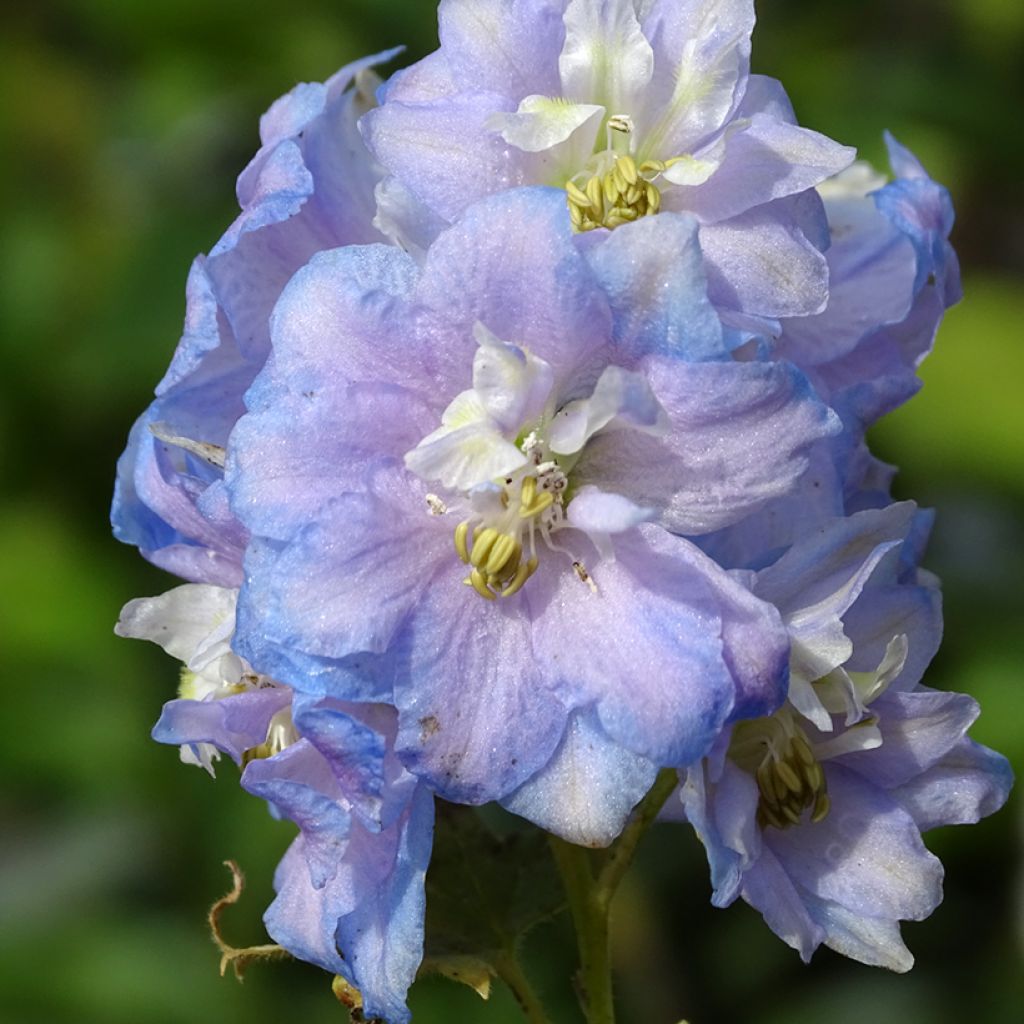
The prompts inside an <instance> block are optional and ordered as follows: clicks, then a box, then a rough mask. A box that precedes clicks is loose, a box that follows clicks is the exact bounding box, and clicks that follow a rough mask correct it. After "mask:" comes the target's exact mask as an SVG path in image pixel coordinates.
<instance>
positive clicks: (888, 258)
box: [776, 135, 961, 438]
mask: <svg viewBox="0 0 1024 1024" xmlns="http://www.w3.org/2000/svg"><path fill="white" fill-rule="evenodd" d="M886 141H887V144H888V147H889V159H890V163H891V164H892V170H893V173H894V174H895V175H896V177H895V180H893V181H890V182H886V179H885V178H884V177H882V176H880V175H876V174H874V173H873V172H872V171H871V170H870V168H868V167H867V166H866V165H857V166H856V167H855V168H852V169H851V170H850V171H848V172H846V173H844V174H842V175H840V176H839V177H838V178H837V179H835V180H833V181H829V182H826V183H825V185H824V186H822V189H821V191H822V194H823V196H824V197H825V208H826V211H827V213H828V218H829V228H830V232H831V235H832V245H831V247H830V248H829V250H828V263H829V301H828V306H827V307H826V309H825V310H824V311H823V312H822V313H820V314H819V315H817V316H811V317H803V318H800V319H794V320H787V321H785V322H784V323H783V329H782V336H781V337H780V338H779V341H778V344H777V347H776V352H777V354H778V356H779V357H780V358H783V359H789V360H791V361H792V362H794V363H796V364H797V365H798V366H800V367H801V369H804V370H805V371H806V372H807V373H808V374H809V375H810V377H811V379H812V380H813V381H814V384H815V387H816V388H817V390H818V391H819V393H820V394H821V395H822V397H823V398H825V399H826V400H827V401H829V403H830V404H831V405H832V406H833V407H834V408H835V409H836V410H837V411H838V412H839V413H840V415H841V416H842V417H843V420H844V422H846V423H847V424H848V427H849V430H848V434H850V435H851V436H853V437H855V438H859V437H860V436H862V432H863V429H864V427H866V426H869V425H870V424H871V423H873V422H874V421H875V420H877V419H878V418H879V417H881V416H882V415H884V414H885V413H887V412H890V411H891V410H892V409H894V408H895V407H896V406H897V405H899V404H900V403H902V402H904V401H906V400H907V399H908V398H910V397H911V396H912V395H914V394H915V393H916V392H917V390H918V388H919V387H920V381H919V380H918V379H917V376H916V370H917V368H918V366H919V365H920V364H921V362H922V361H923V360H924V358H925V357H926V356H927V355H928V354H929V352H930V351H931V348H932V344H933V342H934V340H935V334H936V331H937V330H938V327H939V324H940V322H941V320H942V317H943V315H944V314H945V311H946V310H947V309H948V308H949V307H950V306H952V305H954V304H955V303H956V302H958V301H959V300H960V296H961V291H960V270H959V265H958V263H957V259H956V254H955V252H954V251H953V248H952V246H951V245H950V243H949V233H950V231H951V230H952V227H953V205H952V201H951V199H950V196H949V193H948V192H947V191H946V189H945V188H943V187H942V186H941V185H939V184H937V183H936V182H934V181H932V179H931V178H929V177H928V175H927V173H926V172H925V170H924V168H923V167H922V166H921V164H920V163H919V162H918V161H917V159H916V158H915V157H914V156H913V154H911V153H910V152H909V151H908V150H907V149H905V148H904V147H903V146H901V145H900V144H899V143H898V142H897V141H896V140H895V139H894V138H892V136H891V135H887V136H886Z"/></svg>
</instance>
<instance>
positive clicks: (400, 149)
mask: <svg viewBox="0 0 1024 1024" xmlns="http://www.w3.org/2000/svg"><path fill="white" fill-rule="evenodd" d="M515 107H516V102H515V101H509V100H507V99H504V98H503V97H501V96H500V95H497V94H495V93H490V92H479V93H478V92H474V93H470V94H466V93H458V94H456V95H454V96H451V97H446V98H444V99H441V100H434V101H431V102H427V103H402V102H398V101H391V102H389V103H386V104H385V105H384V106H382V107H378V108H377V109H376V110H371V111H370V112H369V113H368V114H366V115H364V117H363V118H362V120H361V121H360V122H359V127H360V130H361V131H362V133H363V138H364V139H365V140H366V145H367V147H368V148H369V150H370V151H371V152H372V153H373V155H374V156H375V157H376V158H377V159H378V160H379V161H380V162H381V163H382V164H383V165H384V166H385V167H386V168H387V169H388V171H390V172H391V173H392V174H393V175H395V176H396V177H397V178H400V179H401V180H402V182H403V184H404V185H405V187H406V188H407V189H408V190H409V191H410V192H411V193H412V194H413V195H415V196H416V197H417V198H418V199H419V200H420V201H421V202H423V203H426V205H427V206H428V207H430V209H431V210H432V211H433V212H434V213H435V214H436V215H437V216H439V217H441V218H443V219H444V220H446V221H448V222H451V221H454V220H456V219H457V218H458V216H459V215H460V214H461V213H462V212H463V210H465V209H466V207H468V206H469V205H470V204H472V203H474V202H475V201H476V200H478V199H481V198H483V197H484V196H487V195H490V194H492V193H494V192H501V191H503V190H505V189H509V188H514V187H516V186H518V185H523V184H526V183H527V182H526V179H525V177H524V168H525V161H524V160H523V155H522V154H521V153H520V151H519V150H517V149H516V148H515V147H514V146H510V145H509V144H508V143H507V142H505V140H504V139H503V138H502V137H501V136H500V135H499V134H497V133H496V132H494V131H492V130H491V129H490V128H488V127H487V125H488V121H489V119H490V117H491V116H492V115H494V114H496V113H501V112H503V111H506V112H510V111H512V110H514V109H515Z"/></svg>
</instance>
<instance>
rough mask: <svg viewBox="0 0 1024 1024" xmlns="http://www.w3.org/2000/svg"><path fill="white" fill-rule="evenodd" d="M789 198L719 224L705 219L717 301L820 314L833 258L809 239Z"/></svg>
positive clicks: (703, 241)
mask: <svg viewBox="0 0 1024 1024" xmlns="http://www.w3.org/2000/svg"><path fill="white" fill-rule="evenodd" d="M796 213H797V211H796V210H794V208H793V207H792V206H791V205H790V200H788V199H776V200H774V201H773V202H771V203H766V204H765V205H764V206H759V207H757V208H756V209H754V210H749V211H747V212H746V213H743V214H740V215H739V216H738V217H732V218H731V219H729V220H727V221H722V222H720V223H717V224H704V225H702V226H701V230H700V247H701V251H702V252H703V253H704V260H705V266H706V270H707V275H708V289H709V294H710V296H711V300H712V302H714V303H715V305H716V306H719V305H720V306H723V307H725V308H727V309H732V310H738V311H739V312H743V313H752V314H757V315H760V316H768V317H788V316H806V315H808V314H810V313H820V312H821V311H822V310H823V309H824V308H825V303H826V300H827V298H828V262H827V260H826V259H825V256H824V255H823V254H822V253H821V252H820V251H819V249H818V247H817V246H815V245H814V244H812V242H811V241H809V240H808V238H807V235H806V234H805V232H804V231H803V230H802V229H801V226H800V224H799V223H798V217H797V216H796Z"/></svg>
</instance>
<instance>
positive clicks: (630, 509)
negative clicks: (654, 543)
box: [566, 485, 656, 534]
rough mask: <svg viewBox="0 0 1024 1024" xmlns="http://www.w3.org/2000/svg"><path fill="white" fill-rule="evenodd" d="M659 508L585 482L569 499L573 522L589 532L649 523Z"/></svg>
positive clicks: (604, 531)
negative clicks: (638, 503) (648, 506)
mask: <svg viewBox="0 0 1024 1024" xmlns="http://www.w3.org/2000/svg"><path fill="white" fill-rule="evenodd" d="M655 514H656V513H655V510H654V509H651V508H643V507H641V506H640V505H636V504H634V503H633V502H632V501H630V500H629V498H624V497H623V496H622V495H621V494H609V493H608V492H607V491H602V490H599V489H598V488H597V487H591V486H589V485H588V486H584V487H581V488H580V489H579V491H578V492H577V493H576V496H575V497H574V498H573V499H572V501H571V502H570V503H569V508H568V509H567V510H566V515H567V517H568V520H569V525H570V526H574V527H575V528H576V529H577V530H583V531H584V532H585V533H603V534H609V533H622V532H623V531H624V530H631V529H632V528H633V527H634V526H639V525H640V523H645V522H647V521H648V520H650V519H653V518H654V516H655Z"/></svg>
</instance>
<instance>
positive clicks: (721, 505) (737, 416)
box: [577, 359, 839, 534]
mask: <svg viewBox="0 0 1024 1024" xmlns="http://www.w3.org/2000/svg"><path fill="white" fill-rule="evenodd" d="M648 379H649V381H650V384H651V387H652V389H653V390H654V393H655V395H656V397H657V398H658V400H659V401H660V402H661V404H662V405H663V406H664V408H665V410H666V412H667V413H668V416H669V422H670V426H669V431H668V433H667V434H666V435H665V436H663V437H652V436H649V435H645V434H640V433H639V432H637V431H621V432H613V433H608V434H600V435H598V436H596V437H595V438H593V440H592V441H591V442H590V443H589V444H588V445H587V447H586V448H585V449H584V451H583V455H582V457H581V459H580V461H579V463H578V465H577V472H578V474H579V479H580V480H584V481H586V482H587V483H590V484H594V485H595V486H597V487H600V488H601V489H602V490H609V491H618V492H621V493H624V494H628V495H629V496H630V499H631V500H632V501H635V502H637V503H638V504H641V505H645V506H648V505H649V506H651V507H654V508H658V509H660V510H661V522H662V523H663V524H664V525H665V526H666V527H667V528H668V529H670V530H672V531H673V532H677V533H684V534H699V533H710V532H711V531H713V530H718V529H721V528H722V527H724V526H727V525H729V524H731V523H733V522H736V521H738V520H740V519H742V518H743V517H744V516H745V515H748V514H750V513H751V512H754V511H755V510H757V509H758V508H760V507H761V506H763V505H764V504H765V503H767V502H768V501H770V500H771V499H773V498H777V497H779V496H780V495H782V494H785V493H786V492H787V491H788V490H789V489H791V488H792V487H793V486H794V484H795V483H796V481H797V480H798V479H799V478H800V476H801V475H802V474H803V472H804V471H805V470H806V469H807V466H808V459H809V455H810V452H811V449H812V446H813V444H814V442H815V441H817V440H819V439H820V438H822V437H826V436H828V435H830V434H832V433H834V432H835V431H836V430H837V429H838V427H839V424H838V421H837V420H836V419H835V417H834V416H833V414H832V413H831V412H830V411H829V410H828V408H827V407H826V406H824V405H823V404H822V403H821V402H820V401H819V400H818V399H817V397H816V396H815V395H814V394H813V392H812V391H811V388H810V385H809V384H808V383H807V381H806V379H805V378H804V377H803V375H802V374H800V373H799V371H797V370H796V369H795V368H794V367H792V366H789V365H788V364H783V363H776V364H764V363H732V362H730V363H679V362H676V361H674V360H664V359H652V360H650V361H649V363H648Z"/></svg>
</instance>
